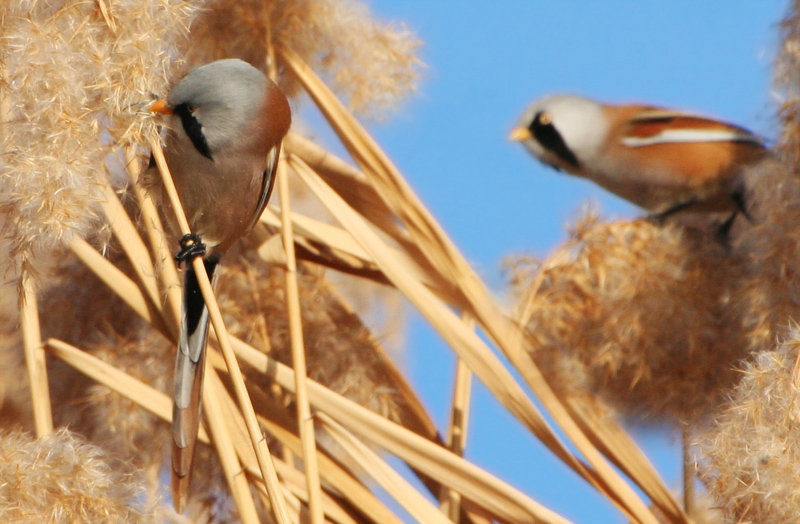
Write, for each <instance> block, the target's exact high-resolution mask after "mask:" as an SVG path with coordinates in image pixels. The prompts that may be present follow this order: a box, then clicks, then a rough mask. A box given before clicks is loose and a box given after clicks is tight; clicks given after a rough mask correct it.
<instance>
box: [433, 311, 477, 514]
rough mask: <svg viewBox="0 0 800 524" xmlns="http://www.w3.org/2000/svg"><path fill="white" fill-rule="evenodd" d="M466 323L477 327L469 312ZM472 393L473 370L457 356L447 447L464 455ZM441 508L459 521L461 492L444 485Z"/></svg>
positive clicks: (441, 494) (440, 501)
mask: <svg viewBox="0 0 800 524" xmlns="http://www.w3.org/2000/svg"><path fill="white" fill-rule="evenodd" d="M462 317H463V319H464V323H466V324H467V325H470V326H471V327H472V328H474V327H475V321H474V319H472V318H471V317H470V316H469V314H468V313H464V314H462ZM471 393H472V371H471V370H470V369H469V366H468V365H467V363H466V362H464V361H463V360H462V359H461V357H458V356H457V357H456V377H455V384H454V385H453V400H452V402H451V407H450V426H449V427H448V432H447V440H446V444H447V449H449V450H450V451H452V452H453V453H455V454H456V455H458V456H460V457H463V456H464V450H465V449H466V447H467V429H468V427H469V409H470V397H471ZM439 508H440V509H441V510H442V512H443V513H444V514H445V515H447V516H448V518H449V519H450V520H451V521H453V522H458V519H459V516H460V513H461V494H460V493H458V492H456V491H454V490H452V489H450V488H449V487H447V486H444V485H443V486H442V490H441V493H440V494H439Z"/></svg>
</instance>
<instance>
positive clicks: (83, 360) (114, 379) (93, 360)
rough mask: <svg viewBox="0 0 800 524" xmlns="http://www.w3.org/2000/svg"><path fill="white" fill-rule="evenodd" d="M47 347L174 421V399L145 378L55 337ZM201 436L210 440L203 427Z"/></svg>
mask: <svg viewBox="0 0 800 524" xmlns="http://www.w3.org/2000/svg"><path fill="white" fill-rule="evenodd" d="M44 348H45V349H46V350H47V351H48V352H50V353H51V354H52V355H53V356H55V357H57V358H59V359H61V360H63V361H64V362H66V363H67V364H69V365H70V366H71V367H73V368H74V369H76V370H78V371H80V372H81V373H83V374H84V375H86V376H87V377H89V378H91V379H92V380H95V381H96V382H98V383H99V384H102V385H104V386H106V387H107V388H109V389H111V390H113V391H116V392H117V393H119V394H120V395H122V396H123V397H125V398H127V399H128V400H130V401H131V402H134V403H135V404H138V405H139V406H141V407H142V408H144V409H146V410H147V411H149V412H150V413H152V414H153V415H155V416H157V417H159V418H160V419H162V420H165V421H167V422H169V421H171V420H172V400H171V399H170V398H169V397H168V396H167V395H165V394H164V393H161V392H160V391H158V390H156V389H154V388H152V387H151V386H149V385H147V384H145V383H144V382H142V381H141V380H137V379H135V378H133V377H132V376H130V375H129V374H127V373H125V372H124V371H120V370H119V369H117V368H115V367H114V366H112V365H111V364H108V363H106V362H103V361H102V360H100V359H99V358H97V357H95V356H92V355H90V354H89V353H86V352H85V351H82V350H80V349H78V348H76V347H75V346H73V345H71V344H67V343H66V342H63V341H61V340H56V339H52V338H51V339H49V340H47V341H46V342H45V344H44ZM197 439H198V440H199V441H200V442H203V443H204V444H208V443H210V439H209V437H208V433H206V430H205V428H204V427H203V426H200V430H199V431H198V433H197Z"/></svg>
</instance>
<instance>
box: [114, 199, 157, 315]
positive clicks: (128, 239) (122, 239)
mask: <svg viewBox="0 0 800 524" xmlns="http://www.w3.org/2000/svg"><path fill="white" fill-rule="evenodd" d="M105 197H106V199H105V200H104V201H103V202H102V203H101V206H102V208H103V212H104V213H105V216H106V220H107V222H108V224H109V225H110V226H111V230H112V231H113V232H114V236H116V237H117V241H118V242H119V245H120V247H122V250H123V251H124V252H125V255H126V256H127V257H128V260H129V261H130V263H131V267H132V268H133V270H134V272H135V273H136V277H137V278H138V280H139V284H140V285H141V286H142V287H143V288H144V291H145V292H146V293H147V297H148V298H149V299H150V302H152V303H153V304H160V303H161V300H160V297H159V294H158V285H157V283H156V280H155V269H154V268H153V262H152V261H151V260H150V252H149V251H148V250H147V247H146V246H145V244H144V241H143V240H142V237H141V236H139V232H138V231H137V229H136V226H135V225H134V223H133V221H132V220H131V219H130V217H129V216H128V213H127V212H126V211H125V208H124V207H123V206H122V202H120V200H119V197H118V196H117V193H116V192H115V191H114V189H112V187H111V186H110V185H106V186H105Z"/></svg>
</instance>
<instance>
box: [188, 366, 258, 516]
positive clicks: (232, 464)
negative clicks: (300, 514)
mask: <svg viewBox="0 0 800 524" xmlns="http://www.w3.org/2000/svg"><path fill="white" fill-rule="evenodd" d="M223 390H224V386H223V385H222V381H220V379H219V377H218V376H217V372H216V370H214V368H213V367H209V368H207V369H206V376H205V384H204V387H203V408H205V409H204V412H205V418H206V420H207V421H208V428H209V430H210V432H211V438H213V439H214V448H215V449H216V451H217V455H218V456H219V461H220V464H222V469H223V471H224V472H225V479H226V480H227V481H228V486H229V487H230V489H231V494H232V495H233V498H234V500H235V501H236V508H237V509H238V510H239V517H240V518H241V519H242V522H243V523H245V524H258V522H259V518H258V512H257V511H256V505H255V502H254V501H253V494H252V493H251V491H250V485H249V483H248V482H247V477H246V476H245V475H244V472H243V471H242V466H241V464H240V463H239V458H238V456H237V454H236V449H235V447H234V444H233V439H232V436H231V434H232V432H231V430H230V428H229V424H228V423H227V422H226V420H227V418H228V417H229V415H228V413H227V410H226V409H225V408H224V407H223V405H222V392H223ZM189 478H190V476H189V475H187V476H186V477H183V478H182V479H180V481H181V482H182V481H184V480H185V482H186V483H187V485H186V486H185V487H184V489H182V490H180V491H179V492H180V493H188V492H189V490H188V487H189V486H188V482H189ZM185 506H186V503H185V501H184V502H183V504H181V507H185Z"/></svg>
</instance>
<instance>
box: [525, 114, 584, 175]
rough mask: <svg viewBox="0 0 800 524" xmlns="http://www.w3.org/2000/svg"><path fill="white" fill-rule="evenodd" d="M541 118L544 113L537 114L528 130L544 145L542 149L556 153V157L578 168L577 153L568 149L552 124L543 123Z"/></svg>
mask: <svg viewBox="0 0 800 524" xmlns="http://www.w3.org/2000/svg"><path fill="white" fill-rule="evenodd" d="M541 116H542V113H537V114H536V117H535V118H534V119H533V122H531V125H530V127H529V128H528V129H529V130H530V132H531V134H532V135H533V137H534V138H535V139H536V141H537V142H539V143H540V144H542V147H544V148H545V149H548V150H550V151H552V152H553V153H555V155H556V156H558V157H559V158H560V159H562V160H563V161H564V162H566V163H568V164H570V165H571V166H573V167H578V164H579V163H578V158H577V157H576V156H575V153H573V152H572V151H571V150H570V149H569V148H568V147H567V144H566V143H565V142H564V139H563V138H562V137H561V134H560V133H559V132H558V131H557V130H556V128H555V127H554V126H553V124H552V123H550V124H542V123H541V121H540V117H541Z"/></svg>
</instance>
